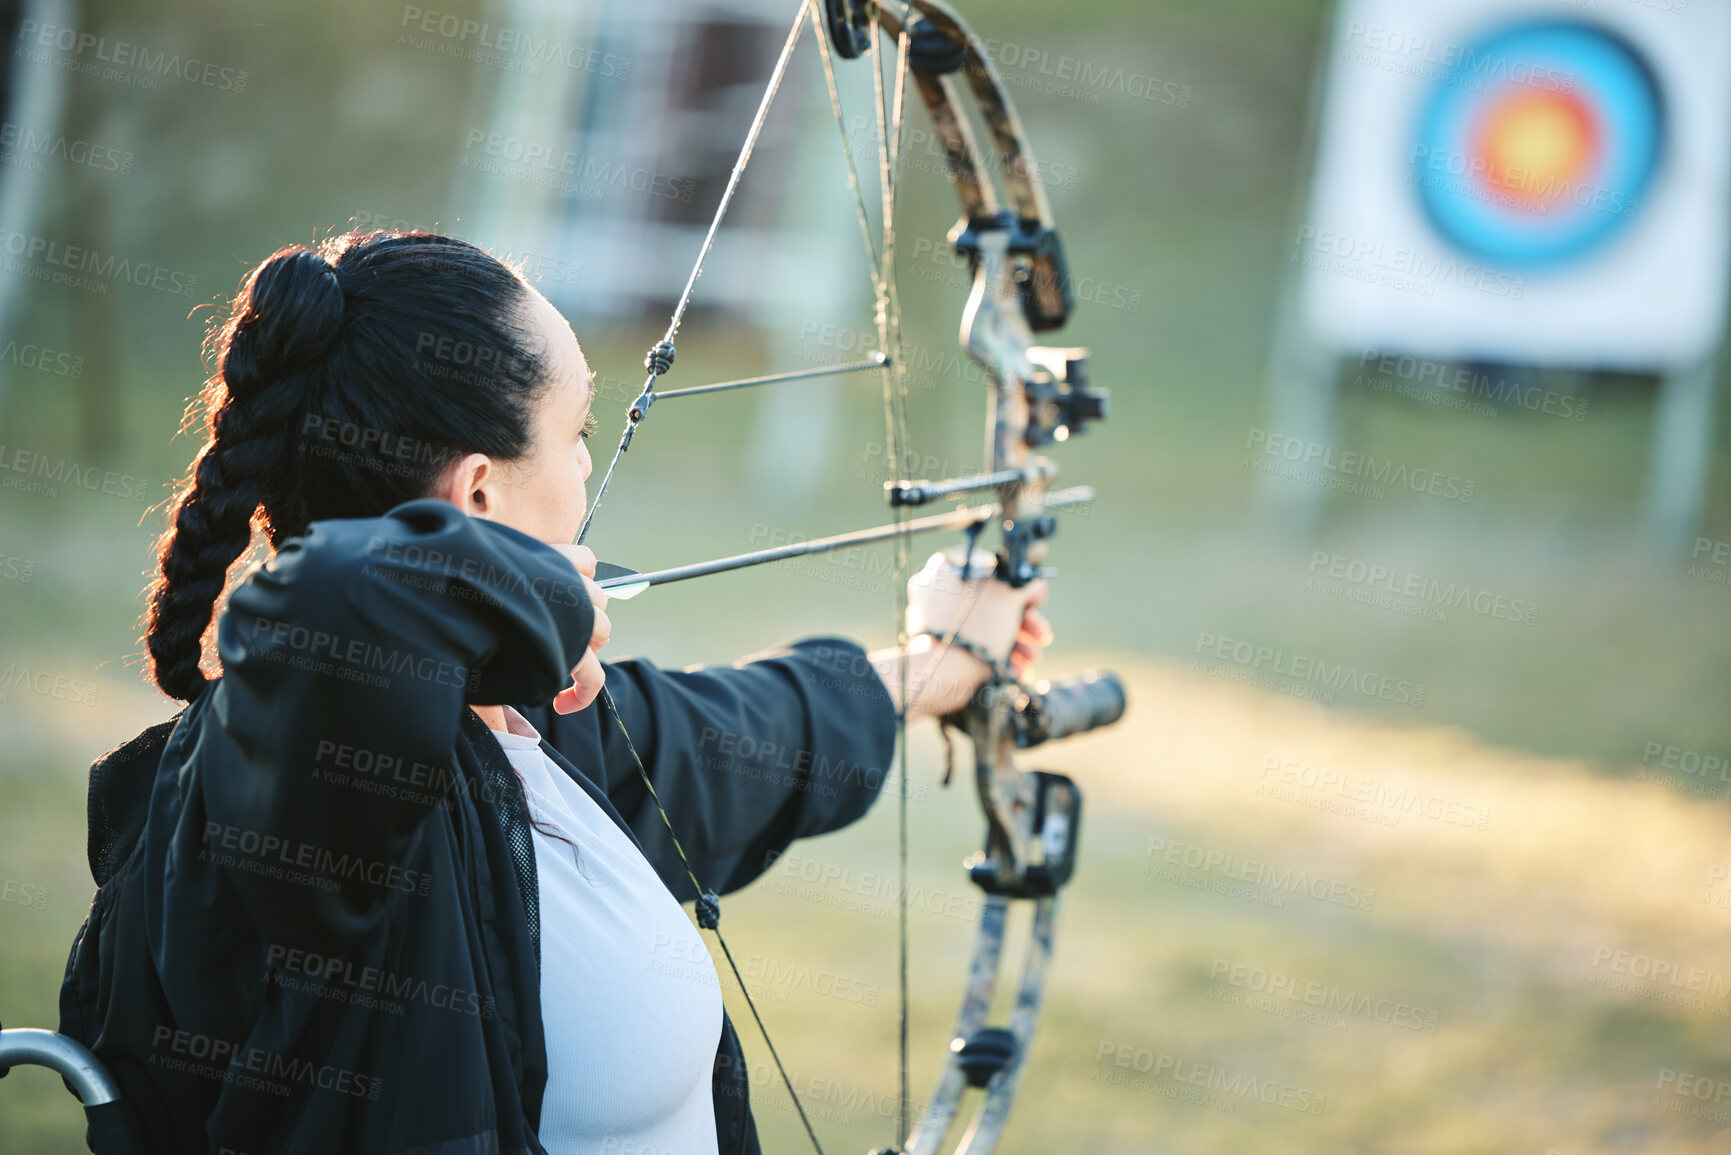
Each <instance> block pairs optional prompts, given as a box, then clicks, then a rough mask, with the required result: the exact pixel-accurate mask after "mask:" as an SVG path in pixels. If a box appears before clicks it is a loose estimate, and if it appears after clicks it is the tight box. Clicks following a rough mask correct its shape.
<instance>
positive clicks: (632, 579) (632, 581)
mask: <svg viewBox="0 0 1731 1155" xmlns="http://www.w3.org/2000/svg"><path fill="white" fill-rule="evenodd" d="M997 511H998V507H997V506H995V505H980V506H973V507H964V508H962V509H955V510H951V511H950V512H949V513H938V514H933V515H932V516H930V517H919V518H914V519H912V520H910V521H905V522H897V523H896V524H894V525H880V526H875V527H873V528H871V529H859V530H854V531H853V532H852V533H838V534H836V535H835V536H834V537H819V538H813V539H812V540H811V541H796V542H790V543H789V544H787V545H783V546H776V547H774V548H772V549H760V550H755V551H753V552H751V553H742V554H735V555H734V556H732V557H723V558H717V559H716V560H714V561H703V562H697V563H695V564H693V565H682V566H677V567H675V568H673V569H663V570H656V571H654V572H653V573H641V574H632V575H631V576H629V577H616V578H607V579H605V580H604V581H601V582H598V583H596V584H598V585H599V586H600V587H601V588H602V589H604V590H605V589H615V588H617V587H619V586H629V585H641V584H643V583H645V582H647V583H648V584H650V585H654V586H658V585H666V584H668V583H669V582H678V581H685V580H686V579H687V578H695V577H707V576H708V575H710V574H714V573H726V572H727V571H729V570H736V569H745V568H747V567H749V566H754V565H767V564H768V563H770V562H774V561H784V560H786V559H787V558H793V557H807V556H810V555H811V554H814V553H833V552H834V551H836V550H838V549H848V548H850V547H852V546H856V545H870V544H872V543H873V542H879V541H889V540H890V539H892V538H894V537H897V536H899V535H901V534H903V533H909V534H913V533H935V532H938V531H940V530H946V529H961V528H962V527H964V526H969V525H977V524H979V523H981V522H984V521H986V520H987V519H989V518H991V517H993V516H994V515H995V514H996V513H997Z"/></svg>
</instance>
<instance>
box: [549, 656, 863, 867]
mask: <svg viewBox="0 0 1731 1155" xmlns="http://www.w3.org/2000/svg"><path fill="white" fill-rule="evenodd" d="M607 689H608V692H609V693H610V694H611V696H612V698H613V702H614V705H615V706H616V707H617V708H618V714H617V716H615V715H613V714H610V713H609V712H608V711H607V710H606V706H605V699H601V700H598V701H597V702H596V703H595V705H593V706H591V707H589V708H588V709H586V710H582V711H579V712H578V713H575V714H556V713H554V712H553V711H552V710H551V709H548V710H546V711H544V712H540V711H538V712H537V713H536V714H533V715H529V716H530V717H531V720H532V721H533V723H534V725H535V726H536V728H537V729H539V730H540V731H541V734H542V736H543V737H545V738H546V739H547V741H548V742H549V743H550V744H551V745H552V746H553V747H554V748H555V749H556V750H558V751H559V752H560V753H561V754H563V755H564V756H565V757H566V758H567V759H569V760H570V761H571V763H572V764H573V765H574V766H576V767H578V768H579V769H580V770H582V771H583V772H584V773H586V774H589V775H591V776H592V777H593V778H594V779H595V781H596V782H598V783H599V784H600V785H601V787H602V788H603V789H604V790H605V791H606V792H607V795H608V798H609V799H610V800H611V801H612V802H613V804H614V806H615V807H617V808H618V810H619V812H620V813H621V814H622V815H623V816H624V817H625V820H626V822H627V824H628V825H630V827H631V829H632V832H633V833H634V834H636V835H637V837H638V840H639V841H640V842H642V844H643V849H644V853H645V854H646V855H647V856H648V858H649V861H650V863H651V864H652V865H654V867H655V869H656V872H657V873H659V874H660V875H661V877H662V880H663V881H665V882H666V883H667V885H668V886H669V888H671V889H672V890H673V893H674V894H675V895H678V896H679V897H680V898H681V899H685V900H689V899H691V898H693V897H695V895H694V894H693V892H692V888H691V885H690V881H689V880H688V879H687V878H686V876H685V870H684V866H683V865H682V864H681V863H680V861H679V855H678V853H677V851H675V850H674V849H673V844H672V842H671V840H670V839H669V838H668V834H667V827H666V824H665V823H663V821H662V818H661V815H660V813H659V812H658V811H657V810H656V808H655V803H654V801H653V800H652V799H651V798H650V797H649V792H648V790H647V789H646V788H645V787H644V785H643V781H642V779H641V777H640V776H639V775H638V773H637V765H636V761H635V760H634V759H633V757H632V748H633V747H635V749H636V753H637V755H638V756H640V757H641V758H642V760H643V766H644V768H645V769H646V770H647V771H648V773H649V778H650V781H651V782H653V783H654V784H655V790H656V793H657V794H659V796H660V798H661V802H662V805H663V806H665V807H666V809H667V814H668V817H669V819H670V820H671V821H672V824H673V828H674V831H675V832H676V833H677V834H678V836H679V841H680V843H681V844H682V845H684V847H685V851H686V853H687V854H688V855H690V856H691V865H692V868H693V870H694V872H695V873H696V875H697V878H698V880H699V881H700V882H701V883H702V884H703V885H704V886H708V887H714V888H715V889H716V890H717V891H718V892H720V893H723V894H725V893H727V892H729V891H733V890H738V889H739V888H740V887H743V886H745V885H746V884H747V883H749V882H751V881H752V880H753V879H755V878H756V877H757V876H758V875H760V874H762V873H763V872H764V870H765V869H766V868H767V867H768V866H769V865H770V864H771V863H772V862H773V861H774V859H775V857H776V856H777V855H778V854H780V853H781V852H782V851H783V850H785V849H786V848H787V847H788V846H789V845H790V844H791V843H792V842H793V841H794V840H795V839H797V838H807V837H810V836H812V835H816V834H823V833H826V832H828V831H831V830H837V829H839V828H841V827H843V826H846V825H847V824H849V823H850V822H853V821H855V820H856V819H858V818H860V817H861V816H862V815H864V814H865V812H866V811H867V810H868V809H870V807H871V804H872V803H873V802H874V801H875V800H876V798H877V796H878V792H879V791H880V790H881V789H882V788H883V785H884V779H885V777H886V776H887V774H888V771H889V768H890V760H891V755H892V754H893V753H894V750H895V737H896V734H895V730H896V725H895V709H894V707H893V706H892V704H891V702H890V698H889V694H888V693H887V692H886V691H885V689H884V686H883V683H882V682H881V681H880V679H879V678H878V676H877V673H876V671H875V670H874V669H873V668H872V665H871V663H870V662H869V661H868V660H867V659H866V655H865V652H864V651H863V650H862V649H861V648H860V647H859V646H858V645H857V644H856V643H854V642H851V641H847V640H845V639H842V638H813V639H809V640H806V641H802V642H799V643H797V644H794V645H791V646H787V647H785V648H782V649H778V650H773V651H770V652H767V653H764V654H760V655H757V656H756V657H754V658H750V659H746V660H743V661H741V662H740V663H738V664H736V665H734V666H732V667H719V668H714V669H694V670H686V671H684V672H670V671H665V670H660V669H657V668H656V667H655V666H654V665H653V664H651V663H649V662H647V661H643V660H640V659H639V660H632V661H624V662H618V663H614V664H609V665H608V666H607ZM621 724H623V729H624V732H621ZM627 735H629V737H627Z"/></svg>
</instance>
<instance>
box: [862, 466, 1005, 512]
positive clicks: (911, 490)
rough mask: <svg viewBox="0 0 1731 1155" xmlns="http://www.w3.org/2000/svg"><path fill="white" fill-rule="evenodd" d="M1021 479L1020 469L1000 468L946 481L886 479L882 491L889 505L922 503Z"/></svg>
mask: <svg viewBox="0 0 1731 1155" xmlns="http://www.w3.org/2000/svg"><path fill="white" fill-rule="evenodd" d="M1022 479H1023V473H1022V471H1021V470H1020V469H1000V470H998V471H997V472H996V473H979V474H975V475H974V476H973V477H952V478H950V479H949V480H948V481H886V482H884V492H885V494H887V495H888V497H889V499H890V504H891V505H896V506H900V505H924V504H926V503H927V502H929V501H938V500H940V499H942V498H945V497H948V496H950V495H951V494H953V493H966V492H968V491H969V490H973V489H996V488H997V487H998V486H1000V485H1008V484H1010V483H1011V482H1012V481H1021V480H1022Z"/></svg>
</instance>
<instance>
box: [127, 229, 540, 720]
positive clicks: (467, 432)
mask: <svg viewBox="0 0 1731 1155" xmlns="http://www.w3.org/2000/svg"><path fill="white" fill-rule="evenodd" d="M530 292H531V290H530V289H529V287H528V285H527V284H526V283H525V282H524V281H523V279H522V278H521V277H520V276H519V275H518V274H517V272H516V271H514V270H513V269H511V268H510V267H509V266H507V265H505V264H504V263H503V262H501V261H500V260H499V259H498V258H496V257H494V256H493V255H492V254H490V253H488V252H486V251H485V250H483V249H480V248H477V247H475V246H474V245H471V244H469V243H467V242H466V241H461V240H457V239H455V238H453V237H447V236H440V235H438V234H434V233H422V232H411V233H396V232H388V231H379V232H351V233H345V234H343V235H341V236H336V237H332V238H330V239H329V240H327V241H325V242H323V243H322V244H320V245H319V246H318V247H317V248H313V249H309V248H305V247H302V246H299V245H294V246H290V247H288V248H284V249H281V250H279V251H277V252H276V253H274V254H272V255H271V257H270V258H269V259H267V260H266V261H265V262H264V263H263V264H261V265H259V266H258V267H257V268H255V269H253V270H252V271H251V272H249V273H248V274H247V275H246V277H245V278H244V279H243V280H242V281H241V286H240V291H239V292H238V293H237V294H236V296H235V299H234V302H233V304H232V305H231V307H230V310H229V312H228V315H227V316H226V317H225V318H224V319H223V320H222V321H221V322H220V323H219V324H218V325H216V326H215V327H213V329H212V331H211V334H210V337H209V340H208V342H207V346H208V352H209V355H210V359H211V361H213V362H214V364H215V366H216V371H215V372H214V373H213V374H212V376H211V377H210V378H209V379H208V380H207V381H206V382H205V384H204V388H203V390H202V391H201V392H200V393H199V395H198V396H197V397H196V398H194V400H193V403H192V405H190V406H189V407H188V409H187V414H186V420H185V422H183V426H182V428H183V429H185V428H187V427H189V426H191V424H192V423H193V421H194V420H195V414H196V413H198V412H200V411H202V415H203V420H204V433H205V442H204V445H203V446H202V448H200V450H199V452H198V454H197V456H196V457H195V458H194V460H193V462H192V465H191V467H190V468H189V469H188V471H187V473H186V475H185V476H184V477H183V478H181V480H180V481H179V482H178V483H177V485H176V487H175V494H174V496H173V498H172V499H171V500H170V504H169V515H168V528H167V530H166V531H165V532H164V533H163V534H162V536H161V537H160V538H159V539H158V541H157V544H156V553H157V563H158V566H157V575H156V578H155V580H154V581H153V582H152V583H151V585H150V587H149V589H148V590H147V591H146V592H147V595H148V599H149V609H148V611H147V614H146V617H145V623H144V631H145V632H144V638H143V641H144V644H145V647H146V649H147V650H148V652H149V659H150V665H151V673H152V676H153V677H154V679H155V681H156V684H157V685H158V686H159V687H161V689H162V691H163V692H164V693H165V694H167V695H168V696H169V697H171V698H177V699H180V700H182V701H187V702H190V701H192V700H193V699H194V698H196V697H197V696H198V695H199V693H200V692H201V691H202V690H203V689H204V687H205V685H206V678H205V675H204V673H203V671H202V670H201V669H200V659H201V657H202V655H203V652H204V637H205V634H206V632H207V631H208V629H209V627H210V623H211V620H212V618H213V616H214V614H215V609H216V603H217V600H218V598H219V597H221V595H222V591H223V588H224V586H225V585H226V583H227V579H228V571H229V569H230V567H231V566H233V564H234V562H235V561H236V559H238V558H239V557H240V556H241V555H242V554H244V553H246V552H247V550H248V548H249V546H250V545H251V544H252V535H253V530H254V528H255V526H256V527H257V528H258V529H260V530H262V531H263V532H264V534H265V535H266V536H267V538H268V540H269V543H270V546H271V548H272V549H273V550H274V549H276V548H277V547H278V546H280V545H281V544H282V542H283V541H285V540H287V539H288V538H291V537H296V536H299V535H301V534H304V533H305V532H306V531H307V527H308V525H309V524H310V523H311V522H313V521H318V520H321V519H324V518H334V517H377V516H380V515H382V514H384V513H385V512H387V511H389V510H390V509H391V508H392V507H393V506H396V505H399V504H401V503H402V502H404V501H410V500H413V499H415V498H418V497H425V496H427V495H428V493H429V492H430V491H431V489H432V488H433V486H434V483H435V482H436V480H437V479H438V477H439V476H440V475H441V474H442V473H443V472H444V470H445V468H446V467H447V466H449V465H450V464H451V463H453V462H455V461H458V460H460V459H461V458H462V457H463V456H464V455H465V454H468V453H485V454H487V455H488V456H490V457H493V458H495V459H496V460H501V461H512V460H516V459H518V458H520V457H522V456H523V455H524V454H525V453H526V452H527V451H528V448H529V442H530V414H531V412H532V411H533V407H534V404H535V402H536V401H537V400H538V399H539V398H540V397H541V395H542V394H543V392H544V391H545V390H546V388H547V384H548V379H547V372H546V364H545V361H544V359H543V356H542V352H541V350H539V349H538V348H536V346H537V345H538V340H537V338H536V337H535V336H534V335H533V333H532V331H531V330H530V329H529V327H528V326H527V324H526V323H525V321H524V320H523V308H524V306H525V304H526V303H527V301H528V297H529V293H530Z"/></svg>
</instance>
